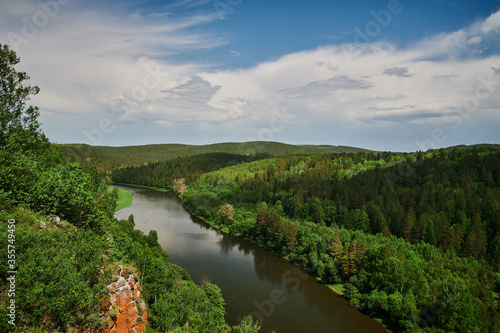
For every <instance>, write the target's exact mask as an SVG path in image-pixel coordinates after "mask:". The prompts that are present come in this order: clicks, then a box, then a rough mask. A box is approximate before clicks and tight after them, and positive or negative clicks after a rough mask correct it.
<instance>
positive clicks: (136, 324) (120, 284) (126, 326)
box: [104, 274, 148, 333]
mask: <svg viewBox="0 0 500 333" xmlns="http://www.w3.org/2000/svg"><path fill="white" fill-rule="evenodd" d="M108 290H110V291H113V290H114V291H115V292H114V293H111V294H110V302H111V307H110V310H109V313H108V316H109V315H110V313H111V311H112V308H113V304H116V305H118V306H119V307H120V311H119V313H118V315H117V316H116V317H110V320H109V325H108V328H107V330H104V333H130V332H137V333H144V332H145V331H146V322H147V320H148V314H147V311H146V310H145V307H146V304H145V302H144V300H143V299H142V298H141V297H140V295H141V293H140V291H141V290H142V289H141V286H140V285H139V283H138V282H136V281H135V278H134V276H133V275H132V274H130V275H129V277H128V279H125V278H123V277H120V278H119V279H118V281H116V282H113V283H112V284H110V285H109V286H108ZM138 302H139V303H140V304H137V303H138ZM116 305H115V307H116ZM139 307H140V308H141V309H143V310H142V314H141V315H139ZM138 318H140V319H139V320H138Z"/></svg>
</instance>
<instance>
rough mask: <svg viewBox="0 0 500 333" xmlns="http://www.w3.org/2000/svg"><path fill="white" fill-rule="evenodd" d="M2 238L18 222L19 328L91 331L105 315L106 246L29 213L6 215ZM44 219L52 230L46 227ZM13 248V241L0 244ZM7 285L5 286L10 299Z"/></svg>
mask: <svg viewBox="0 0 500 333" xmlns="http://www.w3.org/2000/svg"><path fill="white" fill-rule="evenodd" d="M0 215H1V216H0V233H1V234H2V235H7V227H8V223H7V221H8V220H9V219H14V220H15V221H16V223H15V225H16V227H15V233H14V234H15V248H16V263H17V264H18V268H17V274H16V298H15V299H16V307H17V311H16V323H17V325H18V326H19V327H35V326H38V324H41V323H44V326H45V328H47V329H48V328H50V329H57V328H62V329H66V328H67V327H74V326H82V327H83V326H85V325H86V324H87V323H88V319H89V318H90V316H92V315H93V314H94V313H96V312H99V302H98V299H99V298H100V297H101V296H102V294H103V293H105V292H106V287H105V284H104V280H103V276H102V275H101V274H100V273H99V271H100V267H101V265H102V263H103V262H102V253H104V251H105V243H104V241H103V239H102V237H100V236H98V235H96V234H95V233H93V232H92V231H87V230H84V229H77V228H75V227H73V226H71V225H69V224H64V225H61V227H57V226H56V225H55V224H54V223H53V222H50V221H49V220H48V219H46V217H44V216H41V215H38V214H35V213H33V212H32V211H31V210H29V209H24V208H14V209H13V210H1V211H0ZM41 220H44V223H45V225H46V228H40V226H41V222H40V221H41ZM0 246H1V247H2V248H4V249H6V248H7V237H2V238H1V239H0ZM0 259H1V262H0V268H1V269H0V274H1V276H0V280H1V281H6V278H7V277H8V274H7V271H10V270H11V269H8V267H7V258H6V252H5V251H2V252H1V254H0ZM6 288H7V283H5V282H3V283H2V285H1V286H0V292H1V294H2V295H6Z"/></svg>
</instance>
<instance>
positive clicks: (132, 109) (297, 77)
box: [0, 0, 500, 151]
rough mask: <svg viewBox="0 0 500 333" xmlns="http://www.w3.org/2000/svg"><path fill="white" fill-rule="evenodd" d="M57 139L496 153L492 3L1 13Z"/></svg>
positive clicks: (203, 5) (15, 4)
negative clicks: (484, 146)
mask: <svg viewBox="0 0 500 333" xmlns="http://www.w3.org/2000/svg"><path fill="white" fill-rule="evenodd" d="M0 43H7V44H10V45H11V46H12V47H13V48H14V49H15V50H16V51H17V52H18V55H19V56H20V57H21V64H20V66H19V69H21V70H25V71H27V72H28V73H29V74H30V75H31V77H32V83H33V84H36V85H38V86H40V88H41V93H40V94H39V95H38V96H36V97H34V98H33V100H32V102H33V104H35V105H38V106H39V107H40V109H41V121H42V123H43V128H44V131H45V133H46V134H47V136H48V137H49V139H51V141H53V142H58V143H76V142H86V143H90V144H94V145H113V146H117V145H137V144H150V143H172V142H176V143H189V144H207V143H215V142H227V141H237V142H241V141H253V140H272V141H280V142H286V143H293V144H300V143H304V144H331V145H351V146H359V147H364V148H369V149H374V150H392V151H396V150H400V151H415V150H426V149H428V148H439V147H446V146H451V145H456V144H474V143H482V142H489V143H500V131H499V128H500V97H499V96H500V94H499V90H500V3H498V1H475V2H474V1H448V0H442V1H438V0H433V1H418V0H401V1H398V0H389V1H352V2H346V1H313V2H311V1H272V2H271V1H262V0H252V1H250V0H220V1H219V0H178V1H148V0H143V1H134V0H129V1H106V2H99V1H95V0H91V1H85V2H81V1H78V2H77V1H72V0H45V1H44V0H42V1H32V0H19V1H11V2H9V3H7V2H5V1H4V2H3V3H2V4H0Z"/></svg>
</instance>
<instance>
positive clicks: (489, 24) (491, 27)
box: [481, 11, 500, 34]
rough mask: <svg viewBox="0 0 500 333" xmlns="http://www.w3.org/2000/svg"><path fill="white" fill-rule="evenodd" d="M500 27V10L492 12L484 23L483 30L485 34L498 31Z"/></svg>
mask: <svg viewBox="0 0 500 333" xmlns="http://www.w3.org/2000/svg"><path fill="white" fill-rule="evenodd" d="M499 29H500V11H498V12H496V13H493V14H491V15H490V16H489V17H488V18H487V19H486V20H485V21H484V22H483V23H482V24H481V31H482V32H483V33H485V34H487V33H489V32H490V31H497V30H499Z"/></svg>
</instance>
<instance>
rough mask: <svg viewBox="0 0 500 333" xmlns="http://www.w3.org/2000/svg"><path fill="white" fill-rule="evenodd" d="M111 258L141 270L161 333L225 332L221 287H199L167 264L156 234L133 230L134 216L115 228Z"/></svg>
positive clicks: (153, 316)
mask: <svg viewBox="0 0 500 333" xmlns="http://www.w3.org/2000/svg"><path fill="white" fill-rule="evenodd" d="M111 232H112V237H111V238H112V242H113V252H112V254H111V258H112V259H113V260H114V259H116V260H118V259H120V260H122V261H124V262H127V263H131V264H133V265H134V266H135V267H138V268H139V269H141V270H142V272H141V273H142V281H141V282H142V286H143V296H144V298H145V300H146V303H147V305H148V308H149V317H150V318H152V321H153V325H154V328H156V329H158V330H159V331H160V332H171V331H173V332H222V331H223V330H224V329H225V328H226V324H225V321H224V315H225V309H224V299H223V298H222V295H221V292H220V289H219V287H217V286H216V285H214V284H211V283H208V282H207V283H204V284H203V285H202V286H198V285H196V284H195V283H194V282H193V281H192V280H191V278H190V277H189V274H188V273H187V272H186V271H185V270H184V269H182V268H180V267H179V266H177V265H174V264H170V263H169V262H168V258H169V256H168V254H166V253H165V252H164V251H163V250H162V249H161V247H160V244H159V243H158V236H157V234H156V231H151V232H150V233H149V234H148V235H144V234H143V233H142V232H141V231H139V230H135V229H134V222H133V217H131V218H129V220H128V221H125V220H124V221H118V222H117V223H116V224H114V225H113V227H112V229H111Z"/></svg>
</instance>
